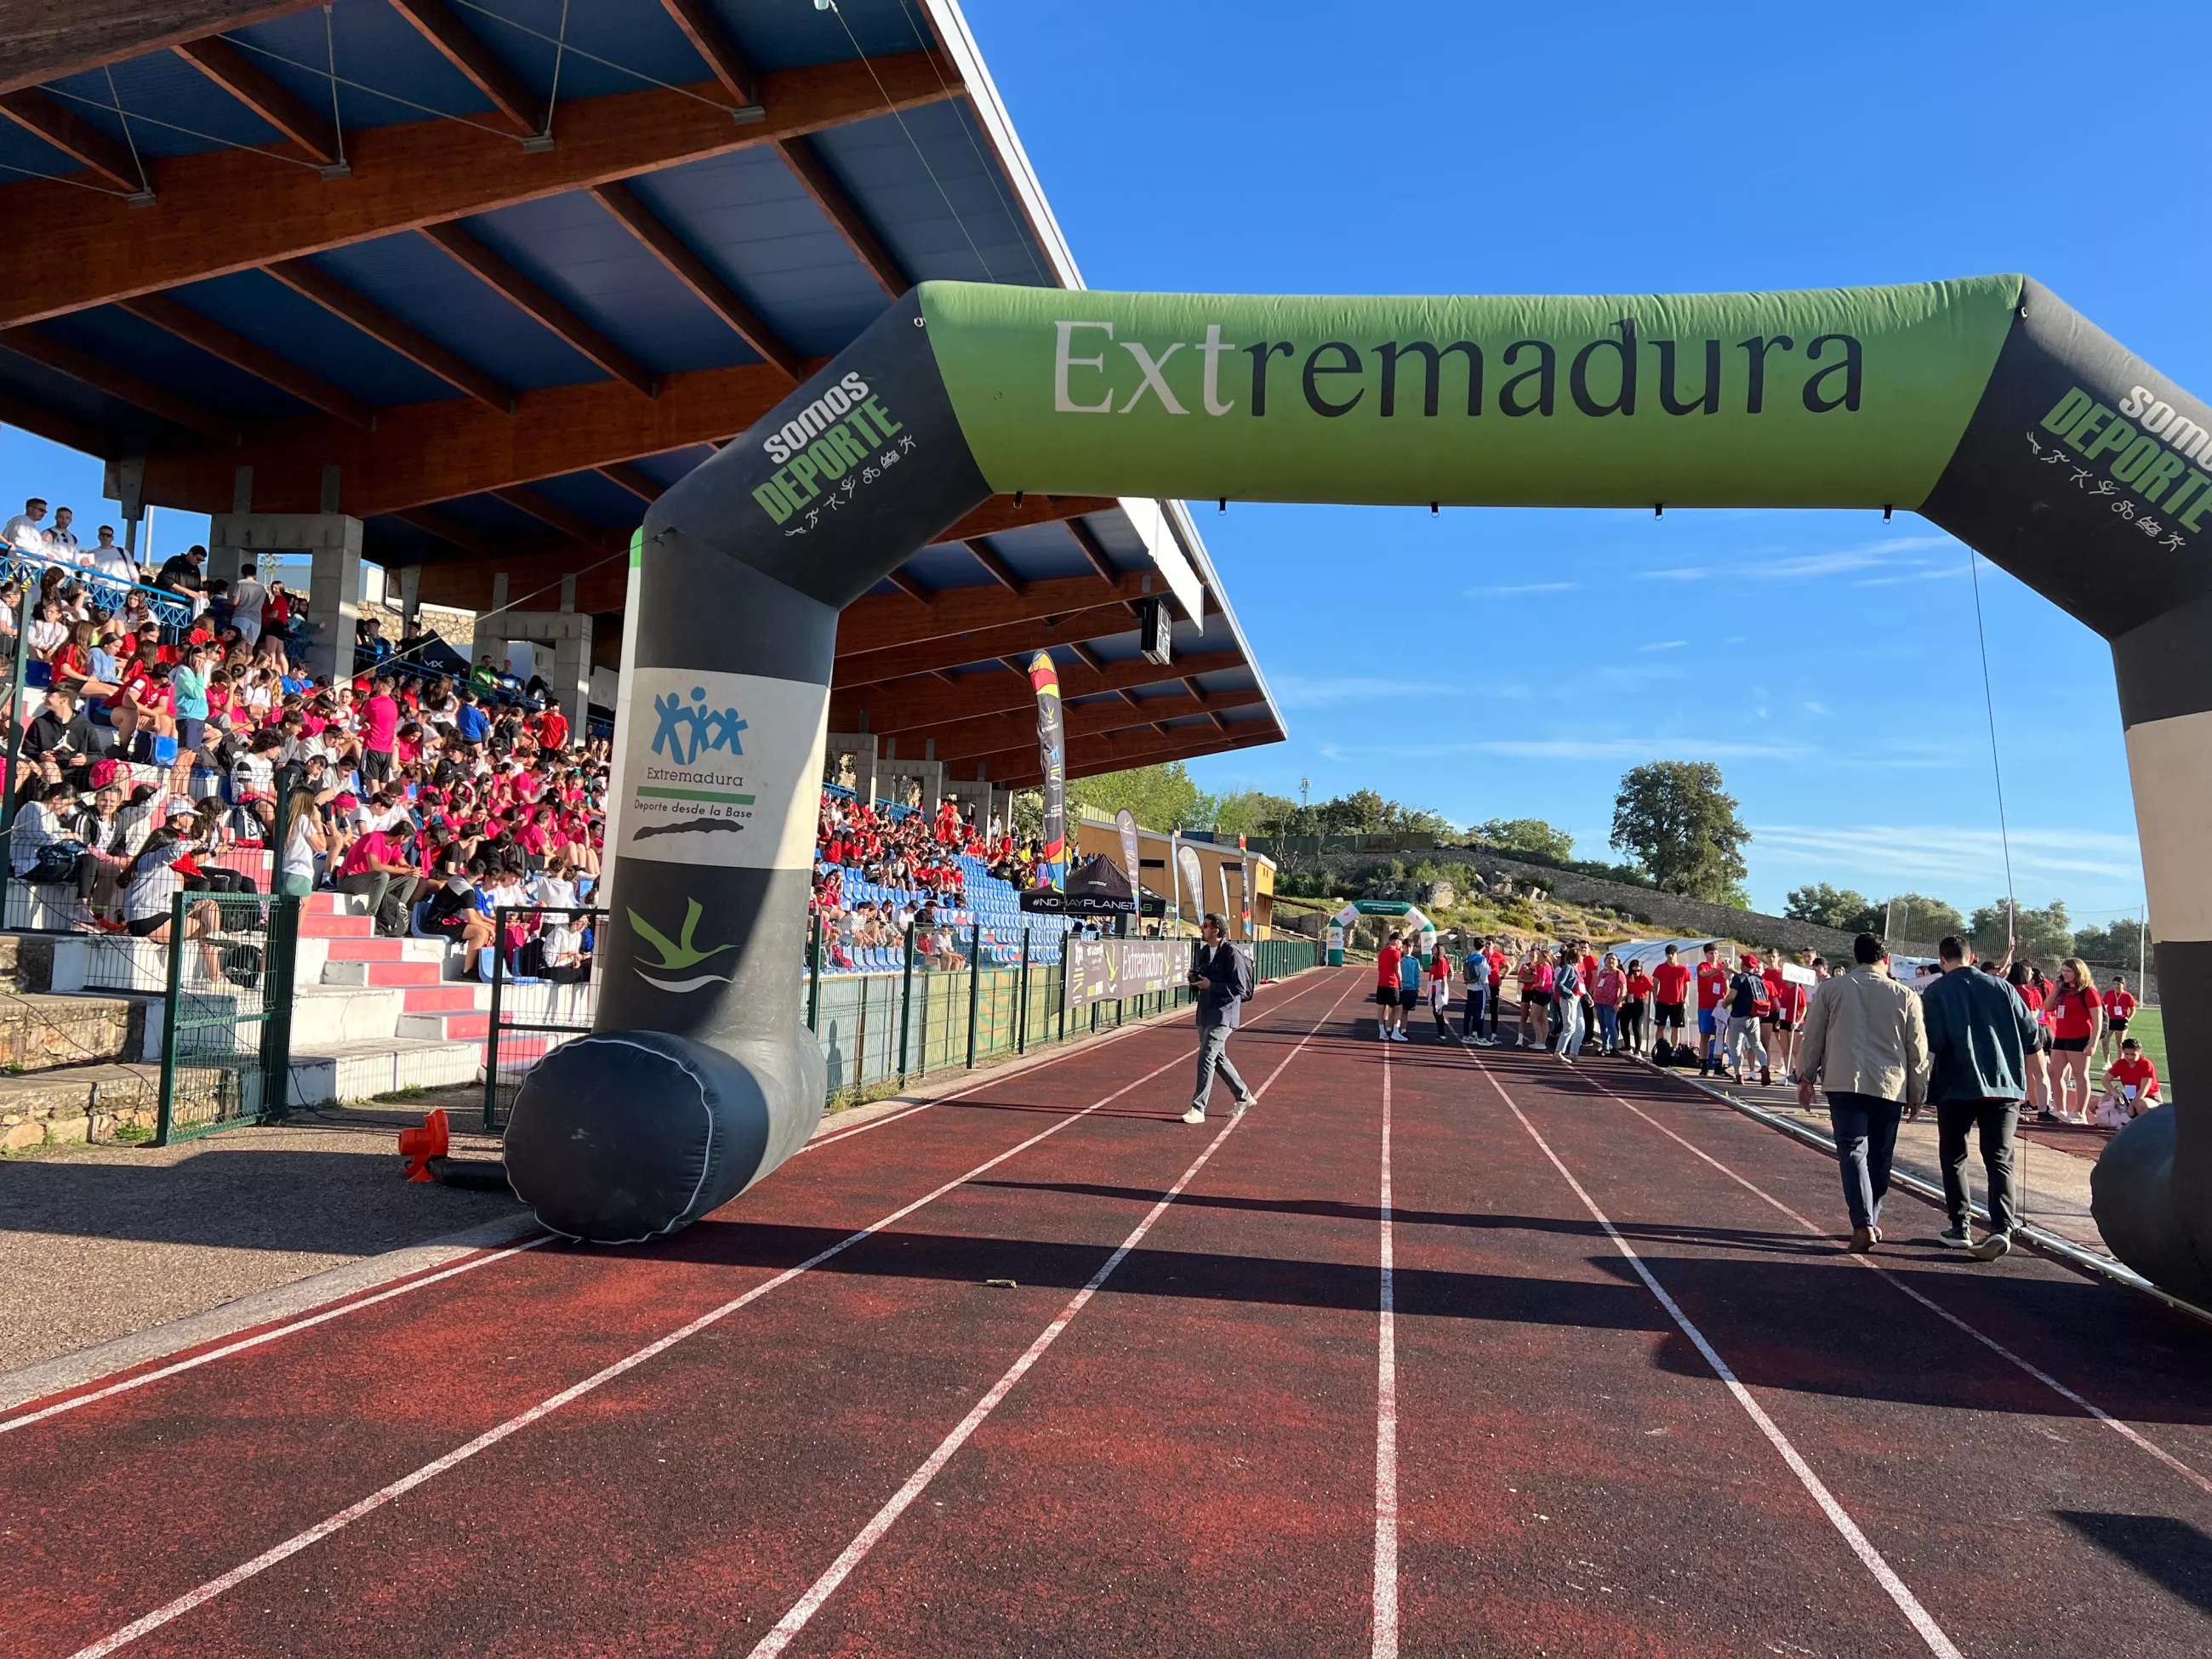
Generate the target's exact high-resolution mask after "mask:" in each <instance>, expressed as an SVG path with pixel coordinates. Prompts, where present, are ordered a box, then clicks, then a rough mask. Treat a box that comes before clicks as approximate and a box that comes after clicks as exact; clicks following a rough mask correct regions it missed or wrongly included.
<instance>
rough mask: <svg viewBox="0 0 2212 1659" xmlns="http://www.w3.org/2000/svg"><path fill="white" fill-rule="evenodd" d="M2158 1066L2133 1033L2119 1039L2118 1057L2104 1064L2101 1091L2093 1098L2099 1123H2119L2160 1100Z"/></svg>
mask: <svg viewBox="0 0 2212 1659" xmlns="http://www.w3.org/2000/svg"><path fill="white" fill-rule="evenodd" d="M2158 1104H2160V1101H2159V1097H2158V1067H2157V1066H2154V1065H2152V1064H2151V1060H2150V1056H2149V1055H2148V1054H2145V1053H2143V1051H2142V1043H2140V1042H2136V1040H2135V1039H2134V1038H2133V1037H2123V1038H2122V1039H2121V1040H2120V1057H2119V1058H2118V1060H2114V1061H2113V1062H2112V1065H2111V1066H2109V1067H2108V1068H2106V1073H2105V1092H2104V1094H2103V1095H2102V1096H2100V1097H2099V1099H2098V1101H2097V1121H2099V1122H2100V1123H2109V1124H2120V1123H2124V1122H2126V1121H2128V1120H2129V1119H2130V1118H2131V1117H2141V1116H2142V1115H2143V1114H2144V1113H2145V1112H2147V1111H2148V1110H2149V1109H2151V1108H2152V1107H2154V1106H2156V1105H2158Z"/></svg>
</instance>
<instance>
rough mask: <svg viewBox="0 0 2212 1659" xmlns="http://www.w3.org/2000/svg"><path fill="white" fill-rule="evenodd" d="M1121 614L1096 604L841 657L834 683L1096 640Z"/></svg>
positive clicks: (885, 677)
mask: <svg viewBox="0 0 2212 1659" xmlns="http://www.w3.org/2000/svg"><path fill="white" fill-rule="evenodd" d="M884 603H889V601H887V600H886V601H884ZM1120 615H1121V607H1120V606H1119V605H1097V606H1093V607H1091V608H1090V609H1088V610H1083V611H1067V612H1065V613H1063V614H1061V615H1060V616H1056V617H1031V618H1030V619H1029V620H1027V621H1024V622H1013V623H1002V624H1001V625H1000V626H998V627H996V628H979V629H975V630H974V631H973V632H972V633H966V634H949V635H933V636H931V637H930V638H927V639H922V640H915V641H910V642H908V643H905V644H901V645H895V646H889V647H884V648H883V649H880V650H876V651H864V652H858V653H839V655H838V658H837V680H836V684H839V685H841V686H853V685H866V684H874V683H875V682H876V681H878V680H896V679H904V678H906V677H907V676H908V675H910V674H927V673H933V672H934V671H936V670H938V669H940V668H957V667H959V666H961V665H963V663H971V662H987V661H989V660H990V659H993V658H994V657H1001V656H1005V655H1006V654H1008V653H1013V652H1020V653H1028V652H1033V651H1039V650H1042V649H1043V648H1044V647H1046V646H1048V645H1065V644H1066V643H1067V641H1070V640H1083V639H1095V638H1097V637H1098V636H1099V635H1103V634H1107V633H1109V632H1111V631H1112V630H1113V629H1115V627H1117V626H1118V625H1119V624H1118V623H1117V622H1116V621H1115V618H1116V617H1119V616H1120Z"/></svg>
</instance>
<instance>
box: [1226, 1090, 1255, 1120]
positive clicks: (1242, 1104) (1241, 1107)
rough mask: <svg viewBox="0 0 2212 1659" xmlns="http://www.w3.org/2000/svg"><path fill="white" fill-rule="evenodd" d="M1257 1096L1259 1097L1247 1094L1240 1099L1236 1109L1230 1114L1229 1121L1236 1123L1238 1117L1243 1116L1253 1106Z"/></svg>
mask: <svg viewBox="0 0 2212 1659" xmlns="http://www.w3.org/2000/svg"><path fill="white" fill-rule="evenodd" d="M1257 1098H1258V1097H1257V1096H1255V1095H1247V1096H1245V1097H1244V1098H1243V1099H1242V1100H1240V1101H1238V1102H1237V1107H1236V1109H1235V1110H1234V1111H1232V1112H1231V1113H1230V1114H1229V1121H1231V1122H1232V1123H1234V1122H1235V1121H1237V1119H1238V1118H1240V1117H1242V1116H1243V1115H1244V1114H1245V1112H1246V1110H1247V1109H1249V1107H1250V1106H1251V1104H1252V1103H1253V1101H1255V1099H1257Z"/></svg>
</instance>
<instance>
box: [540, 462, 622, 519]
mask: <svg viewBox="0 0 2212 1659" xmlns="http://www.w3.org/2000/svg"><path fill="white" fill-rule="evenodd" d="M530 489H531V493H532V494H533V495H542V496H544V498H545V499H546V500H547V501H550V502H552V503H553V504H554V505H555V506H556V507H567V508H568V511H570V512H571V513H576V514H578V515H579V516H580V517H582V518H586V519H589V520H591V521H592V523H593V524H596V525H605V526H607V527H608V528H609V529H619V530H631V529H635V527H636V526H637V525H638V523H639V522H640V521H641V520H643V519H644V517H645V503H644V502H643V501H640V500H638V498H637V497H636V496H635V495H631V494H630V493H629V491H628V490H627V489H623V487H622V486H621V485H620V484H618V483H613V482H612V481H611V480H610V479H608V478H607V477H605V476H604V475H603V474H600V473H598V472H564V473H562V475H561V476H560V477H557V478H540V479H539V480H538V482H537V483H533V484H532V485H531V486H530Z"/></svg>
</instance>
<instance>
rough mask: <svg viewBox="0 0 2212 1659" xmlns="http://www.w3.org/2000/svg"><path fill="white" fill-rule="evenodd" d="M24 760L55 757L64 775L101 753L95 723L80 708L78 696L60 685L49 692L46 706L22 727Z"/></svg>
mask: <svg viewBox="0 0 2212 1659" xmlns="http://www.w3.org/2000/svg"><path fill="white" fill-rule="evenodd" d="M22 752H23V758H24V759H26V760H33V761H35V760H43V759H45V758H46V756H48V755H50V754H51V755H52V756H53V757H54V762H55V763H56V764H57V765H58V766H59V767H60V768H61V769H63V770H64V772H71V771H75V770H76V769H77V768H78V767H80V766H82V765H83V764H84V763H86V762H87V761H89V760H92V759H94V758H95V757H97V756H98V755H99V754H100V740H99V738H97V737H95V736H94V733H93V729H92V721H91V720H89V719H88V718H87V716H86V714H85V712H84V710H83V709H82V708H79V707H78V706H77V696H76V692H74V691H72V690H70V689H69V688H68V687H67V686H64V685H57V686H55V687H53V688H52V689H51V690H48V691H47V693H46V704H45V707H43V708H40V710H39V712H38V713H37V714H34V715H33V716H32V717H31V721H30V724H29V725H28V726H25V727H24V728H23V750H22Z"/></svg>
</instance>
